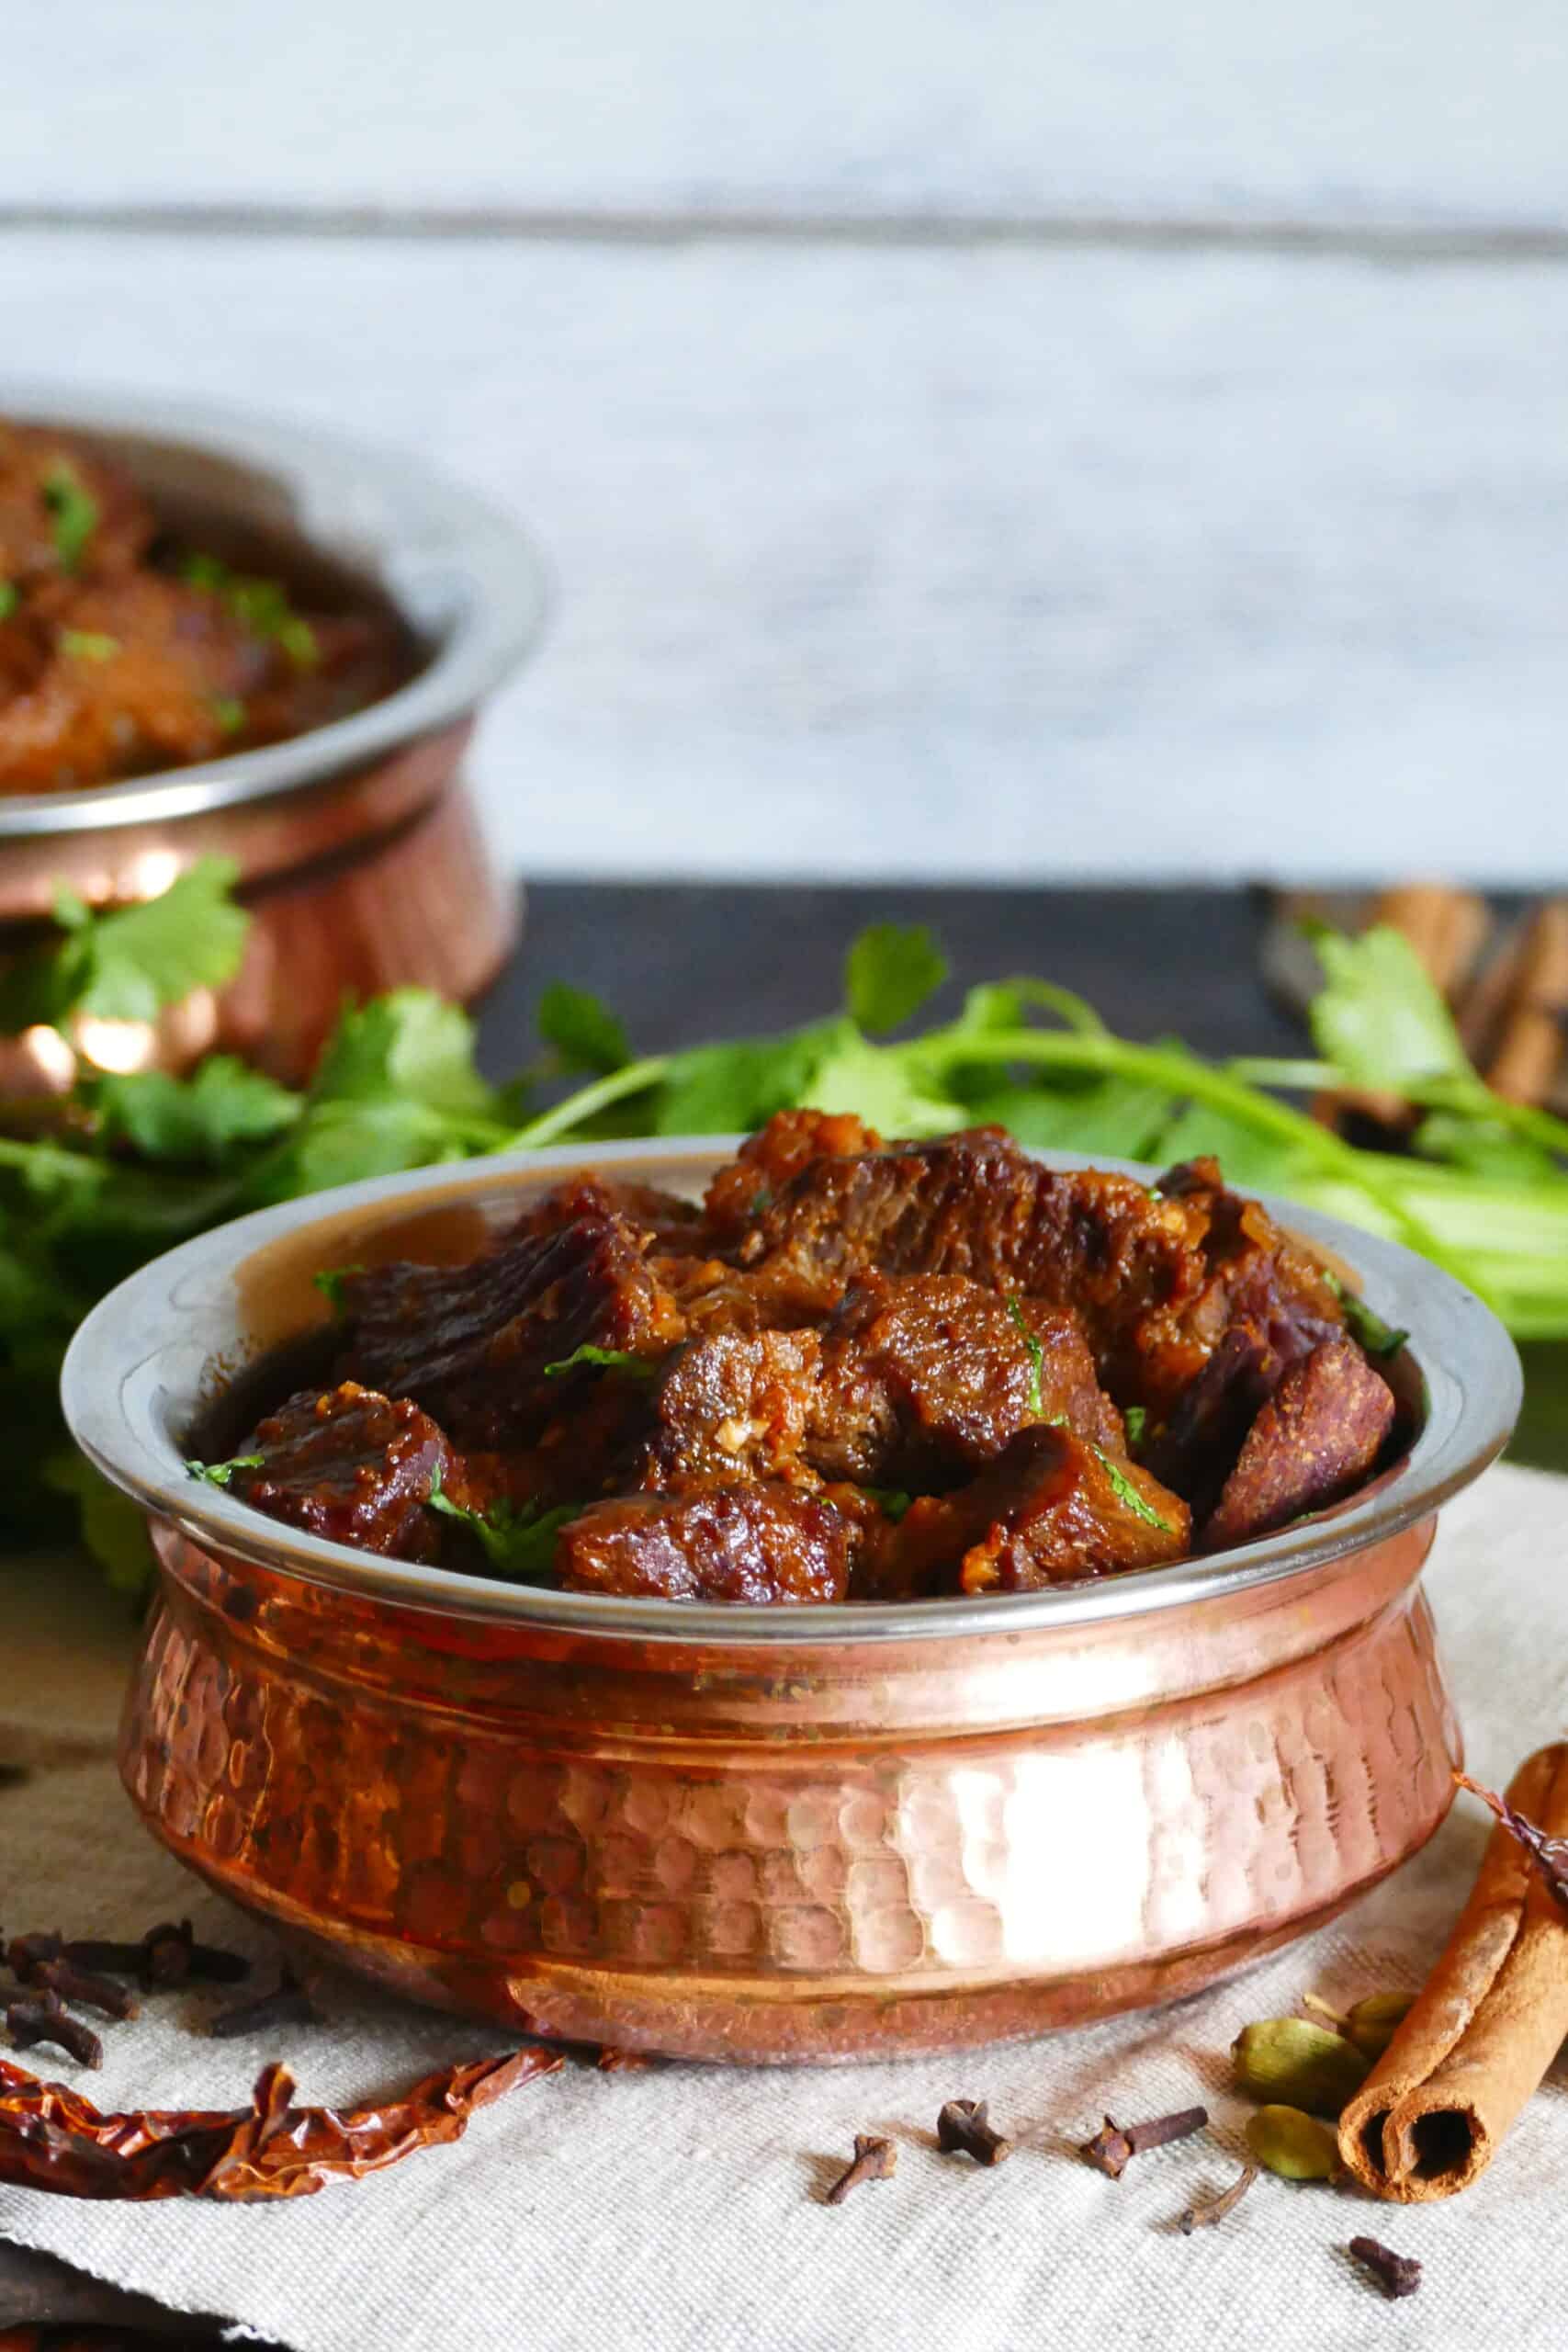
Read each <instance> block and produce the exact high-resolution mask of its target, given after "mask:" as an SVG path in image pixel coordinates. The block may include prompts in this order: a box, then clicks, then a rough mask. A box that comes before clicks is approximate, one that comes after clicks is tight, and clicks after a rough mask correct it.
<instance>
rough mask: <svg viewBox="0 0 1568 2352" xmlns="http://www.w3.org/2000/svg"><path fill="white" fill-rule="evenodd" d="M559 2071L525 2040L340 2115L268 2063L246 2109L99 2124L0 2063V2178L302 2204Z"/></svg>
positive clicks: (68, 2190)
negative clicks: (304, 2101) (299, 2101)
mask: <svg viewBox="0 0 1568 2352" xmlns="http://www.w3.org/2000/svg"><path fill="white" fill-rule="evenodd" d="M560 2063H561V2062H560V2059H559V2057H558V2055H557V2054H556V2052H554V2051H550V2050H546V2049H543V2048H541V2047H540V2046H539V2045H538V2044H536V2043H530V2044H529V2045H528V2046H527V2047H526V2048H525V2049H523V2050H518V2051H514V2052H513V2053H512V2054H511V2056H510V2057H506V2058H481V2059H479V2060H478V2061H477V2062H476V2063H475V2064H471V2065H467V2066H448V2067H444V2068H443V2069H442V2071H441V2072H440V2073H439V2074H434V2075H425V2076H424V2077H423V2080H422V2081H420V2082H417V2083H415V2084H414V2085H413V2086H412V2089H410V2090H409V2091H407V2092H405V2093H404V2095H403V2097H402V2098H395V2099H386V2100H383V2101H380V2102H378V2104H376V2105H374V2106H370V2107H362V2108H350V2109H345V2110H344V2111H343V2112H341V2113H340V2112H338V2111H337V2110H336V2109H333V2108H330V2107H296V2106H295V2105H294V2103H293V2102H294V2081H293V2077H292V2076H291V2075H289V2073H288V2069H287V2067H284V2066H279V2065H271V2066H264V2067H263V2069H262V2071H261V2073H260V2074H259V2075H257V2077H256V2086H255V2089H254V2091H253V2092H252V2094H251V2104H250V2106H249V2107H248V2108H244V2109H229V2110H227V2111H225V2112H221V2113H212V2114H206V2113H199V2112H192V2113H181V2112H179V2111H177V2110H174V2111H167V2112H165V2111H162V2110H160V2109H146V2110H144V2111H142V2112H141V2113H131V2114H127V2115H105V2114H101V2113H100V2112H99V2110H98V2109H96V2107H94V2106H93V2104H92V2102H91V2101H90V2100H89V2099H85V2098H83V2097H82V2096H81V2094H80V2093H79V2092H77V2091H73V2090H72V2089H70V2088H69V2087H68V2086H66V2085H65V2084H63V2083H47V2082H42V2081H40V2080H39V2077H38V2076H37V2075H29V2074H28V2073H27V2072H26V2071H25V2070H24V2069H23V2068H22V2067H20V2066H14V2065H12V2064H10V2063H9V2061H8V2060H6V2059H0V2181H7V2182H11V2183H14V2184H16V2185H17V2186H19V2187H22V2188H41V2189H48V2190H51V2191H52V2192H53V2193H54V2194H56V2195H58V2196H62V2197H92V2198H122V2199H130V2200H134V2201H138V2202H142V2201H147V2200H151V2199H155V2198H164V2197H213V2198H220V2199H224V2200H225V2201H228V2202H231V2203H240V2202H245V2201H249V2200H252V2199H273V2198H283V2197H310V2196H313V2195H314V2193H315V2191H316V2190H317V2189H318V2188H326V2187H327V2186H328V2184H329V2183H330V2182H332V2181H333V2180H357V2179H359V2178H361V2177H363V2176H364V2175H365V2174H366V2173H369V2172H378V2171H380V2170H381V2169H382V2168H383V2167H384V2166H386V2165H395V2164H399V2163H400V2162H401V2160H402V2158H403V2157H404V2156H407V2155H412V2154H413V2152H414V2150H415V2149H417V2148H434V2147H439V2146H441V2145H443V2144H444V2143H446V2142H448V2141H452V2140H460V2139H461V2138H462V2136H463V2133H464V2131H466V2130H467V2128H468V2118H469V2116H470V2115H471V2114H472V2113H473V2111H474V2109H476V2108H479V2107H488V2106H489V2105H490V2104H491V2100H493V2099H497V2098H502V2096H503V2095H504V2093H506V2092H507V2091H510V2090H514V2089H516V2087H517V2086H518V2085H519V2084H522V2083H525V2082H527V2081H528V2080H529V2079H530V2078H531V2077H532V2076H533V2075H547V2074H553V2073H554V2071H555V2070H556V2068H557V2067H558V2065H559V2064H560Z"/></svg>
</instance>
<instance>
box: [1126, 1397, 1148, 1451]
mask: <svg viewBox="0 0 1568 2352" xmlns="http://www.w3.org/2000/svg"><path fill="white" fill-rule="evenodd" d="M1148 1418H1149V1417H1148V1413H1147V1411H1146V1409H1145V1407H1143V1406H1142V1405H1129V1406H1128V1408H1127V1409H1126V1411H1125V1412H1124V1413H1123V1414H1122V1421H1123V1423H1124V1424H1125V1426H1126V1430H1127V1442H1128V1444H1129V1445H1137V1444H1138V1443H1139V1442H1141V1440H1142V1438H1143V1434H1144V1430H1145V1427H1146V1426H1147V1423H1148Z"/></svg>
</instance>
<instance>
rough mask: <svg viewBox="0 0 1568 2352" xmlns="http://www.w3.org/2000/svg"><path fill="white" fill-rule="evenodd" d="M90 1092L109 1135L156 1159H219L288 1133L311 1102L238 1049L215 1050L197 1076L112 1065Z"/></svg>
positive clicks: (216, 1161)
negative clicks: (123, 1071) (114, 1069)
mask: <svg viewBox="0 0 1568 2352" xmlns="http://www.w3.org/2000/svg"><path fill="white" fill-rule="evenodd" d="M84 1092H85V1098H86V1099H87V1100H88V1101H89V1102H90V1103H92V1104H93V1106H94V1107H95V1108H96V1111H97V1113H98V1116H99V1118H100V1120H101V1121H102V1125H103V1133H104V1135H105V1136H106V1137H107V1138H108V1139H109V1140H111V1141H117V1142H118V1141H123V1142H126V1143H130V1144H131V1145H133V1146H134V1147H135V1148H136V1149H137V1150H138V1151H140V1152H143V1153H145V1154H146V1156H147V1158H148V1159H172V1160H187V1161H188V1160H207V1161H209V1162H210V1163H213V1164H215V1165H216V1164H220V1163H221V1162H222V1161H223V1160H224V1159H227V1158H228V1157H229V1156H230V1155H231V1152H232V1150H233V1148H234V1147H235V1146H236V1145H238V1144H247V1143H256V1142H259V1141H264V1140H265V1139H266V1138H268V1137H270V1136H276V1135H281V1134H282V1133H283V1131H284V1130H285V1129H286V1128H288V1127H291V1126H292V1125H294V1122H295V1121H296V1120H297V1119H298V1118H299V1114H300V1112H301V1110H302V1108H303V1101H302V1098H301V1097H300V1096H299V1095H298V1094H292V1093H290V1092H289V1091H288V1087H286V1086H280V1085H279V1084H278V1082H277V1080H276V1079H273V1078H267V1077H266V1076H265V1074H264V1073H263V1072H262V1071H261V1070H257V1069H250V1068H249V1067H248V1066H247V1065H246V1064H245V1063H244V1062H243V1061H240V1060H238V1059H237V1058H236V1057H235V1056H234V1055H232V1054H212V1055H210V1056H209V1057H208V1059H207V1060H206V1061H204V1062H203V1063H202V1064H201V1065H200V1067H199V1068H198V1069H197V1071H196V1073H195V1075H194V1077H191V1078H171V1077H169V1076H168V1075H167V1073H166V1072H164V1071H163V1070H138V1071H134V1072H131V1073H129V1074H127V1075H125V1076H120V1075H118V1074H115V1073H108V1072H106V1073H105V1074H103V1075H102V1076H100V1077H97V1078H95V1079H93V1080H91V1081H90V1082H89V1084H88V1086H87V1087H86V1088H85V1090H84Z"/></svg>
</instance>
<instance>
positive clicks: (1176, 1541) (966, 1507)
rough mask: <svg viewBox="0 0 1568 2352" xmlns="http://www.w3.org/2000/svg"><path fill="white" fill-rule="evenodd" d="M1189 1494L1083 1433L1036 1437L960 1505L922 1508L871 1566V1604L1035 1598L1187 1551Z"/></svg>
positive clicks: (960, 1495) (1012, 1450) (1016, 1448)
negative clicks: (949, 1596)
mask: <svg viewBox="0 0 1568 2352" xmlns="http://www.w3.org/2000/svg"><path fill="white" fill-rule="evenodd" d="M1190 1526H1191V1521H1190V1514H1189V1512H1188V1509H1187V1506H1186V1504H1185V1503H1184V1502H1183V1501H1182V1500H1181V1498H1180V1497H1179V1495H1173V1494H1171V1493H1170V1492H1169V1491H1168V1488H1166V1487H1162V1486H1160V1485H1159V1483H1158V1481H1157V1480H1156V1479H1154V1478H1151V1477H1150V1476H1149V1475H1148V1473H1147V1471H1145V1470H1140V1469H1138V1468H1137V1467H1136V1466H1135V1465H1134V1464H1131V1463H1127V1462H1120V1461H1118V1460H1117V1459H1116V1458H1115V1456H1114V1455H1112V1454H1111V1453H1107V1452H1106V1451H1105V1450H1104V1449H1103V1448H1102V1447H1100V1446H1097V1445H1094V1444H1092V1443H1091V1442H1089V1440H1087V1439H1085V1438H1081V1437H1079V1436H1077V1435H1076V1434H1075V1432H1074V1431H1073V1430H1066V1429H1051V1428H1039V1429H1032V1430H1022V1431H1021V1432H1020V1434H1019V1435H1018V1436H1017V1437H1015V1438H1014V1439H1013V1440H1012V1442H1011V1443H1010V1445H1009V1446H1008V1447H1007V1449H1006V1451H1005V1452H1004V1453H1001V1454H1000V1455H999V1456H998V1459H997V1460H996V1461H995V1462H994V1463H992V1464H990V1466H989V1468H987V1469H986V1470H984V1471H982V1472H981V1474H980V1476H978V1477H977V1478H976V1479H975V1480H974V1481H973V1483H972V1484H971V1485H969V1486H967V1487H960V1488H959V1489H958V1491H957V1492H956V1493H954V1494H951V1495H942V1496H928V1497H924V1498H921V1499H920V1500H919V1501H918V1502H914V1503H911V1505H910V1506H909V1509H908V1511H907V1512H906V1513H905V1515H904V1517H903V1519H902V1521H900V1522H899V1524H898V1525H897V1527H895V1528H893V1529H891V1530H890V1531H889V1532H888V1533H887V1534H886V1536H885V1538H884V1539H883V1541H882V1542H881V1543H880V1544H877V1545H875V1546H874V1548H873V1549H872V1550H870V1551H869V1552H868V1555H867V1566H866V1570H865V1573H864V1576H863V1579H862V1580H863V1583H864V1586H865V1593H866V1597H867V1598H868V1599H875V1600H930V1599H931V1598H933V1597H934V1596H936V1595H938V1594H941V1593H983V1592H1032V1591H1036V1590H1038V1589H1040V1588H1041V1587H1043V1586H1044V1585H1050V1584H1065V1583H1072V1582H1076V1581H1077V1579H1079V1578H1081V1577H1095V1576H1108V1575H1111V1574H1112V1573H1114V1572H1116V1571H1118V1570H1122V1569H1128V1568H1151V1567H1157V1566H1160V1565H1161V1563H1162V1562H1164V1561H1167V1560H1176V1559H1179V1558H1180V1557H1181V1556H1182V1555H1184V1553H1185V1552H1186V1550H1187V1545H1188V1537H1189V1533H1190Z"/></svg>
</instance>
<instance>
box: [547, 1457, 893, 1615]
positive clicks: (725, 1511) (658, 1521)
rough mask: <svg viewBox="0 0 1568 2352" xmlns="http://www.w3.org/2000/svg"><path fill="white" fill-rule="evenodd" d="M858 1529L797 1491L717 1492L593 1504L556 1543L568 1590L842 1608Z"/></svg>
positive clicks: (821, 1500) (759, 1488) (753, 1488)
mask: <svg viewBox="0 0 1568 2352" xmlns="http://www.w3.org/2000/svg"><path fill="white" fill-rule="evenodd" d="M855 1533H856V1530H855V1524H854V1521H852V1519H851V1518H849V1517H848V1516H847V1515H846V1514H845V1513H843V1512H842V1511H840V1510H837V1509H836V1508H835V1507H834V1505H833V1504H832V1503H831V1502H829V1501H827V1500H826V1499H825V1498H822V1497H820V1496H815V1495H804V1494H801V1493H799V1492H798V1491H796V1490H795V1488H793V1487H778V1486H767V1485H758V1486H749V1487H706V1488H699V1489H697V1490H696V1491H695V1492H694V1493H691V1494H685V1495H649V1496H638V1497H636V1498H627V1499H626V1500H624V1501H620V1502H606V1503H595V1504H594V1505H593V1506H592V1509H591V1510H585V1511H584V1512H583V1513H582V1515H581V1518H579V1519H575V1520H573V1521H572V1522H571V1524H570V1527H565V1528H563V1529H562V1530H561V1532H560V1535H559V1537H558V1549H557V1561H558V1567H559V1571H560V1581H561V1584H562V1587H563V1588H564V1589H565V1590H566V1591H568V1592H616V1593H626V1594H637V1595H638V1596H640V1597H643V1598H646V1599H656V1600H750V1601H806V1600H843V1598H844V1595H845V1593H846V1591H847V1589H848V1588H849V1580H850V1562H851V1557H852V1551H853V1547H854V1540H855Z"/></svg>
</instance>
